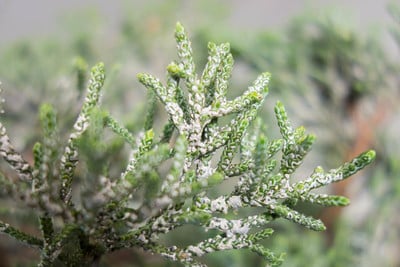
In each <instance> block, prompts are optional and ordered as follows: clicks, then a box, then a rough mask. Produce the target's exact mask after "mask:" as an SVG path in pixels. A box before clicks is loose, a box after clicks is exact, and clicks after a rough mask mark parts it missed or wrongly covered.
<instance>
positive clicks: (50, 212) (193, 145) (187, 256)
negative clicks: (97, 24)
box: [0, 23, 375, 267]
mask: <svg viewBox="0 0 400 267" xmlns="http://www.w3.org/2000/svg"><path fill="white" fill-rule="evenodd" d="M175 38H176V41H177V49H178V57H179V60H178V61H173V62H172V63H171V64H170V65H169V66H168V67H167V74H166V75H167V77H166V84H165V85H164V84H163V83H162V82H161V81H160V80H159V79H157V78H155V77H153V76H152V75H149V74H144V73H141V74H139V75H138V79H139V81H140V82H141V83H142V84H143V85H144V86H145V87H146V88H147V89H148V90H149V91H150V94H149V95H150V102H149V106H150V107H151V108H150V109H149V111H148V113H147V114H146V123H145V127H144V131H143V132H141V133H139V134H136V135H135V134H133V133H131V132H130V131H129V130H128V129H127V128H126V127H124V126H123V125H122V124H120V123H119V122H118V121H117V120H116V119H115V118H113V116H112V115H110V114H108V113H107V112H105V111H103V110H102V109H101V106H100V96H101V89H102V86H103V84H104V80H105V69H104V64H103V63H99V64H97V65H95V66H94V67H93V68H92V69H91V74H90V80H89V84H88V86H87V94H86V97H85V100H84V103H83V106H82V109H81V112H80V113H79V115H78V117H77V119H76V122H75V124H74V125H73V129H72V132H71V133H70V135H69V138H68V140H67V141H66V144H65V146H64V148H63V149H59V142H60V141H59V134H58V131H57V118H56V112H55V110H54V108H53V107H52V106H50V105H43V106H42V108H41V110H40V121H41V125H42V128H43V140H42V141H41V142H37V143H36V144H35V145H34V147H33V155H34V164H33V165H30V164H29V163H28V162H27V161H26V160H25V159H24V158H23V157H22V156H21V154H20V153H18V152H17V151H15V149H14V148H13V145H12V143H11V141H10V138H9V137H8V135H7V132H6V129H5V127H4V126H3V124H1V123H0V154H1V156H2V157H3V159H4V160H5V161H6V162H8V164H9V165H10V166H11V167H12V168H13V169H14V171H15V173H16V175H17V177H18V180H17V181H15V182H14V180H13V177H12V176H11V175H7V174H6V173H5V172H3V173H4V174H3V175H2V176H1V179H2V181H1V182H2V183H1V184H2V186H3V187H5V188H6V190H7V192H9V193H10V194H12V195H13V196H14V197H15V198H19V199H22V201H23V202H24V203H25V204H26V205H27V206H29V207H31V208H33V209H34V210H35V211H36V212H37V216H38V220H39V224H40V230H41V232H42V235H41V237H35V236H31V235H29V234H27V233H24V232H23V231H21V230H19V229H17V228H16V227H13V226H11V225H9V224H8V223H6V222H3V221H0V231H1V232H3V233H5V234H8V235H10V236H12V237H14V238H15V239H17V240H19V241H21V242H23V243H25V244H28V245H31V246H33V247H36V248H37V249H38V250H40V252H41V254H40V255H41V261H40V263H39V265H38V266H43V267H44V266H90V265H92V264H93V263H96V262H98V261H99V260H100V258H101V256H102V255H105V254H107V253H109V252H112V251H115V250H118V249H121V248H130V247H140V248H142V249H144V250H145V251H149V252H151V253H155V254H160V255H162V256H164V257H166V258H168V259H170V260H172V261H177V262H180V263H182V264H183V265H184V266H206V265H205V264H204V263H202V262H201V256H203V255H205V254H208V253H212V252H215V251H223V250H232V249H249V250H250V251H253V252H255V253H257V254H258V255H260V256H261V257H263V258H264V259H265V260H266V261H267V262H268V264H269V265H270V266H278V265H280V264H281V263H282V261H283V257H282V256H283V255H278V254H276V252H274V251H273V250H271V249H269V248H266V247H264V246H263V245H261V244H260V241H261V240H263V239H266V238H268V237H269V236H270V235H272V234H273V232H274V230H273V229H272V227H271V224H270V223H271V222H272V221H275V220H276V219H278V218H283V219H286V220H289V221H292V222H294V223H297V224H300V225H303V226H304V227H306V228H309V229H311V230H315V231H322V230H324V229H325V226H324V224H323V223H322V222H321V221H320V220H319V219H315V218H313V217H310V216H307V215H305V214H303V213H301V212H299V211H297V210H296V209H295V204H296V203H297V202H299V201H301V202H309V203H316V204H319V205H323V206H345V205H347V204H349V200H348V199H347V198H345V197H342V196H333V195H326V194H319V193H315V192H313V190H314V189H317V188H320V187H323V186H326V185H328V184H330V183H334V182H338V181H341V180H343V179H346V178H348V177H349V176H351V175H353V174H355V173H356V172H358V171H359V170H361V169H362V168H364V167H365V166H366V165H368V164H370V163H371V162H372V161H373V159H374V158H375V152H374V151H372V150H370V151H366V152H364V153H362V154H361V155H359V156H358V157H356V158H354V159H353V160H352V161H350V162H347V163H345V164H343V165H342V166H339V167H338V168H335V169H332V170H328V171H324V170H323V169H322V168H321V167H317V168H315V170H314V171H313V172H312V173H311V174H310V175H309V176H308V177H306V178H304V179H303V180H299V179H296V180H295V181H293V180H294V179H293V177H295V171H296V169H297V168H298V167H299V166H300V165H301V163H302V161H303V159H304V157H305V156H306V155H307V153H308V152H309V151H310V149H311V146H312V144H313V142H314V141H315V136H314V135H312V134H307V133H306V132H305V129H304V127H298V128H294V127H293V126H292V124H291V123H290V121H289V120H288V116H287V113H286V111H285V108H284V106H283V104H282V103H281V102H278V103H276V105H275V116H276V120H277V124H278V127H279V130H280V133H281V138H278V139H268V138H267V133H266V131H265V127H263V123H262V121H261V119H259V118H257V112H258V110H259V109H260V107H261V106H262V104H263V101H264V99H265V97H266V96H267V94H268V83H269V80H270V74H269V73H262V74H261V75H259V76H258V77H257V79H256V80H255V81H254V83H253V84H252V85H251V86H249V87H248V89H247V90H246V91H245V92H244V93H243V94H242V95H241V96H238V97H237V98H235V99H233V100H229V99H227V97H226V94H227V90H228V82H229V78H230V75H231V71H232V67H233V58H232V54H231V53H230V47H229V44H227V43H223V44H219V45H217V44H214V43H209V44H208V52H209V57H208V62H207V64H206V66H205V68H204V70H203V72H202V73H201V75H199V74H198V73H197V71H196V68H195V64H194V61H193V52H192V48H191V43H190V40H189V39H188V37H187V34H186V33H185V30H184V28H183V26H182V25H181V24H179V23H177V25H176V31H175ZM156 100H159V101H160V102H161V103H162V104H163V105H164V107H165V110H166V112H167V113H168V116H169V121H168V122H167V123H166V124H165V127H164V130H163V132H162V133H161V134H158V135H157V134H156V133H155V132H154V130H153V129H152V124H153V116H154V110H153V109H154V107H155V105H154V101H156ZM227 116H228V118H232V119H231V120H230V121H228V122H226V123H225V121H226V120H224V119H223V118H224V117H227ZM91 125H96V127H97V130H103V129H105V128H108V129H111V131H112V132H114V133H115V134H116V135H117V136H119V137H121V138H122V139H123V140H124V141H125V142H126V144H127V145H128V146H129V147H130V148H131V150H132V152H131V156H130V158H129V161H128V163H127V166H126V168H125V170H124V171H122V172H121V175H120V176H119V177H111V176H107V175H101V176H100V177H98V179H97V180H96V182H97V184H96V185H92V186H93V187H95V188H100V189H99V190H98V191H96V192H94V193H93V194H92V195H90V196H88V195H81V196H77V194H76V193H75V194H74V190H76V192H78V193H79V192H81V191H79V190H78V189H77V188H76V187H74V179H75V175H74V174H75V172H76V168H77V165H78V162H79V160H80V156H79V155H80V151H79V148H80V146H79V141H80V140H81V139H82V138H83V136H84V134H85V133H86V132H87V131H88V128H89V127H90V126H91ZM160 165H165V166H168V170H167V171H166V172H165V170H161V168H159V166H160ZM164 169H165V168H164ZM235 177H236V178H235ZM225 180H231V181H236V184H235V187H234V189H233V190H232V191H231V192H230V193H228V194H224V195H219V196H218V197H213V196H211V194H209V193H208V191H209V189H210V188H212V187H214V186H216V185H219V184H221V183H223V182H224V181H225ZM143 192H145V193H143ZM143 194H144V197H143V198H138V197H137V196H138V195H143ZM88 203H89V204H88ZM252 207H253V208H254V207H255V208H258V209H257V210H259V211H260V210H262V211H261V212H259V213H257V214H255V215H250V216H247V215H241V212H240V211H241V210H243V209H245V208H252ZM186 224H194V225H197V226H200V227H202V228H203V229H204V230H206V231H209V230H214V231H213V232H214V233H215V235H214V236H212V237H210V238H207V239H205V240H201V241H200V242H198V243H195V244H191V245H188V246H186V247H185V246H184V247H178V246H166V245H164V244H163V242H161V241H160V237H162V236H163V235H164V234H166V233H168V232H171V231H172V230H175V229H177V228H179V227H181V226H183V225H186Z"/></svg>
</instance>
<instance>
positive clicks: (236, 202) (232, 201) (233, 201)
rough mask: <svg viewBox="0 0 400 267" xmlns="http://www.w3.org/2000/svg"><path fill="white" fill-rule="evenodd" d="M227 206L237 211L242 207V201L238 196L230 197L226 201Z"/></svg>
mask: <svg viewBox="0 0 400 267" xmlns="http://www.w3.org/2000/svg"><path fill="white" fill-rule="evenodd" d="M227 202H228V205H229V206H230V207H232V208H233V209H238V208H241V207H242V206H243V203H242V199H241V198H240V196H232V197H230V198H229V199H228V201H227Z"/></svg>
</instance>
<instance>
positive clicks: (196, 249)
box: [187, 246, 205, 257]
mask: <svg viewBox="0 0 400 267" xmlns="http://www.w3.org/2000/svg"><path fill="white" fill-rule="evenodd" d="M187 250H188V251H190V252H191V253H193V254H195V255H196V256H197V257H201V256H203V255H204V253H205V252H204V251H203V250H202V249H201V248H199V247H197V246H189V247H188V248H187Z"/></svg>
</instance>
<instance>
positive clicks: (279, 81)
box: [0, 0, 400, 267]
mask: <svg viewBox="0 0 400 267" xmlns="http://www.w3.org/2000/svg"><path fill="white" fill-rule="evenodd" d="M176 21H180V22H182V23H183V24H184V25H185V27H186V29H187V31H188V32H189V35H190V37H191V39H192V41H193V46H194V52H195V56H196V60H197V63H198V65H199V66H202V65H204V64H205V60H206V52H207V49H206V47H207V42H208V41H213V42H230V43H231V48H232V52H233V55H234V58H235V62H236V63H235V67H234V73H233V76H232V79H231V88H230V92H229V93H230V95H231V96H232V97H234V96H236V95H239V94H240V93H241V92H243V91H244V90H245V88H246V87H247V85H248V84H250V83H251V81H252V80H254V78H255V77H256V76H257V74H258V73H260V72H264V71H269V72H271V73H272V77H273V78H272V81H271V86H270V95H269V97H268V99H267V100H266V102H265V105H264V107H263V112H262V114H261V116H262V117H263V119H264V120H265V123H266V124H267V125H268V129H270V133H271V137H278V133H277V132H276V130H274V129H275V128H276V127H275V121H274V118H273V115H272V114H273V106H274V103H275V101H276V100H277V99H280V100H281V101H282V102H283V103H284V104H285V106H286V108H287V109H288V113H289V117H290V118H291V121H292V123H293V124H294V125H297V126H299V125H304V126H306V128H307V129H308V131H309V132H313V133H315V134H316V135H317V137H318V139H317V142H316V144H315V146H314V149H313V150H312V152H311V153H310V155H309V156H308V158H307V160H306V161H305V162H304V166H302V168H301V169H300V172H299V173H298V174H297V176H298V178H302V177H305V176H307V175H308V174H309V173H310V172H311V170H312V169H313V168H314V167H315V166H316V165H321V166H323V167H324V168H325V169H329V168H334V167H336V166H338V165H340V164H341V163H342V162H343V161H345V160H349V159H351V158H352V157H354V156H356V155H357V154H359V153H361V152H362V151H364V150H367V149H369V148H373V149H375V150H376V151H377V155H378V156H377V160H376V162H375V163H374V164H373V165H372V166H370V167H368V168H367V170H365V171H363V172H362V173H360V174H358V175H356V176H355V177H352V178H350V179H348V180H346V181H345V182H341V183H338V184H335V185H334V186H332V187H331V188H329V189H328V191H329V193H332V194H341V195H346V196H348V197H349V198H350V199H351V201H352V204H351V205H350V206H349V207H346V208H341V209H335V208H330V209H320V208H318V207H309V206H305V207H301V206H300V207H299V208H300V209H303V210H304V211H305V212H306V213H308V214H313V215H314V216H316V217H320V218H322V219H323V221H324V222H325V223H326V225H327V226H328V230H327V231H326V232H324V233H314V232H311V231H309V230H306V229H303V228H301V227H298V226H297V225H293V224H292V223H287V222H284V221H278V222H276V223H275V224H274V225H273V227H274V228H275V229H276V232H275V234H274V236H273V237H272V238H271V239H269V240H266V241H265V244H266V245H267V246H268V247H269V248H271V249H272V250H273V251H276V252H277V253H278V252H286V261H285V263H284V265H283V266H332V267H333V266H337V267H341V266H388V267H392V266H393V267H394V266H400V254H399V253H398V251H400V215H399V214H400V175H399V174H400V153H399V148H400V141H399V136H400V113H399V103H400V95H399V93H400V75H399V74H400V53H399V52H400V4H398V3H395V2H390V1H372V0H369V1H356V0H354V1H277V0H274V1H262V0H257V1H256V0H253V1H240V0H234V1H227V0H225V1H222V0H221V1H211V0H205V1H184V0H168V1H154V0H151V1H113V2H110V1H105V0H102V1H94V0H93V1H77V0H71V1H44V0H37V1H22V0H13V1H11V0H9V1H7V0H0V81H1V82H2V85H1V88H2V98H4V99H5V100H6V102H5V103H4V104H2V109H3V110H4V111H5V114H4V115H2V116H1V120H2V122H4V124H5V126H6V127H7V129H8V131H9V135H10V136H11V137H12V139H13V140H12V141H13V142H14V143H15V145H16V147H17V149H18V150H19V151H23V153H24V156H25V157H26V158H27V159H28V160H29V159H31V158H32V155H31V148H32V145H33V144H34V142H36V141H37V140H38V138H39V136H40V129H39V128H40V127H39V123H38V115H37V113H38V108H39V106H40V104H41V103H43V102H48V103H52V104H53V105H54V106H55V107H57V112H58V117H59V124H60V125H59V127H60V132H61V134H62V133H67V130H68V128H69V127H71V125H72V122H73V120H74V118H75V116H76V114H77V111H78V110H79V105H80V103H81V102H80V101H81V100H80V99H81V93H82V81H81V80H80V79H81V78H82V77H77V73H80V72H79V69H80V68H86V64H85V63H83V62H87V66H91V65H93V64H94V63H96V62H98V61H104V62H105V63H106V67H107V82H106V85H105V92H104V97H103V100H104V101H103V103H104V106H105V107H106V108H107V109H108V110H109V111H110V113H112V114H114V115H115V117H117V118H118V119H119V120H120V121H123V122H124V123H125V124H126V125H127V126H128V127H129V128H130V129H131V130H132V131H134V132H137V131H139V130H140V128H141V127H142V125H143V122H142V119H143V116H142V114H143V112H144V109H145V106H146V101H145V100H146V92H145V89H144V88H143V87H142V86H141V85H139V83H138V82H137V81H136V74H137V73H139V72H150V73H152V74H154V75H156V76H158V77H162V76H163V74H164V72H165V66H166V65H167V64H169V63H170V62H171V60H173V59H175V58H176V53H175V43H174V39H173V30H174V25H175V23H176ZM199 69H201V68H199ZM157 114H158V120H157V121H156V123H158V124H160V123H163V122H164V121H165V119H166V118H165V114H164V113H163V111H162V109H161V108H160V110H159V111H158V113H157ZM97 156H98V157H97ZM87 157H88V158H90V157H92V158H93V155H87ZM95 157H96V160H97V163H98V161H100V160H102V159H103V158H102V157H101V156H99V155H96V156H95ZM89 160H90V159H89ZM115 160H116V161H117V162H118V160H119V158H118V157H116V159H115ZM1 166H2V168H3V162H1ZM4 168H5V167H4ZM90 168H91V167H90V166H87V167H86V169H89V170H90ZM2 170H3V169H2ZM83 176H84V175H83ZM295 178H296V177H295ZM0 185H1V184H0ZM31 215H32V211H29V210H27V209H26V208H23V207H21V206H20V205H18V203H15V201H13V200H12V199H10V198H9V197H8V195H7V192H6V191H4V190H2V188H1V187H0V218H1V219H2V220H3V221H7V222H10V223H13V224H14V225H17V226H18V227H19V228H21V229H23V230H24V231H27V232H30V233H33V234H35V233H37V232H38V229H37V222H35V221H34V219H33V217H32V216H31ZM197 234H198V235H201V234H202V233H200V232H199V233H197V232H195V230H194V229H191V228H188V229H182V231H181V232H177V233H173V234H171V235H170V236H166V237H165V242H167V243H173V242H178V243H179V244H190V239H188V236H189V237H190V236H193V235H197ZM38 257H39V255H38V252H37V251H35V250H33V249H30V248H27V247H25V246H21V245H19V244H18V243H17V242H15V241H14V240H12V239H10V238H9V237H7V236H5V235H0V266H6V267H8V266H35V263H37V260H38ZM204 262H207V263H208V264H209V266H212V267H213V266H233V267H235V266H237V267H240V266H265V262H263V261H262V260H261V259H259V258H258V257H257V256H255V255H253V254H251V253H249V252H247V251H235V252H224V253H215V254H212V255H209V256H207V257H205V259H204ZM101 266H132V267H134V266H149V267H150V266H179V265H177V264H176V263H170V262H168V261H166V260H164V259H162V258H160V257H157V256H152V255H149V254H147V253H144V252H142V251H141V250H140V249H138V250H126V251H121V252H116V253H114V254H112V255H109V256H107V257H105V258H104V259H103V260H102V262H101Z"/></svg>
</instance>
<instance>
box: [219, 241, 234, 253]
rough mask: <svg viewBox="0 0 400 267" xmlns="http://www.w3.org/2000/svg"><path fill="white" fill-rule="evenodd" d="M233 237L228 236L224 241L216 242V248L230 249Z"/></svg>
mask: <svg viewBox="0 0 400 267" xmlns="http://www.w3.org/2000/svg"><path fill="white" fill-rule="evenodd" d="M235 240H236V239H235V238H229V239H228V240H226V242H220V243H219V244H218V250H230V249H233V248H234V247H233V241H235Z"/></svg>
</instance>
